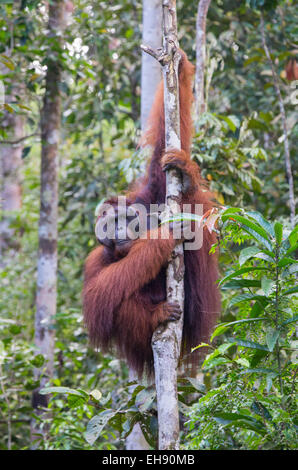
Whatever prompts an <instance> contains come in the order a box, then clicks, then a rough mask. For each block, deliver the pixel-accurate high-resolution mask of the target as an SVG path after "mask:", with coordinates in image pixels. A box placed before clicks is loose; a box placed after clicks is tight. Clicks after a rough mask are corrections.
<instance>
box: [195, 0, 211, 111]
mask: <svg viewBox="0 0 298 470" xmlns="http://www.w3.org/2000/svg"><path fill="white" fill-rule="evenodd" d="M210 2H211V0H200V1H199V4H198V12H197V21H196V76H195V108H196V119H197V118H198V117H199V115H200V114H201V113H203V112H204V111H206V104H205V91H204V90H205V86H204V75H205V60H206V18H207V13H208V8H209V5H210Z"/></svg>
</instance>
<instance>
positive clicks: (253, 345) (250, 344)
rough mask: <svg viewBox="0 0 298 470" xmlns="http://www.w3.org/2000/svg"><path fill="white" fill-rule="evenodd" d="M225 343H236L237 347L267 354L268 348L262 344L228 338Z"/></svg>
mask: <svg viewBox="0 0 298 470" xmlns="http://www.w3.org/2000/svg"><path fill="white" fill-rule="evenodd" d="M227 341H230V342H231V343H236V344H237V345H238V346H241V347H244V348H251V349H259V350H261V351H268V352H269V348H268V347H267V346H264V345H263V344H259V343H255V342H254V341H249V340H247V339H241V338H228V339H227Z"/></svg>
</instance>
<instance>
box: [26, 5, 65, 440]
mask: <svg viewBox="0 0 298 470" xmlns="http://www.w3.org/2000/svg"><path fill="white" fill-rule="evenodd" d="M63 19H64V1H63V0H53V1H52V2H51V3H50V4H49V23H48V41H49V46H50V47H51V44H53V43H54V44H55V51H56V52H55V53H54V52H53V50H52V51H51V56H50V58H49V59H48V62H47V67H48V68H47V73H46V90H45V96H44V102H43V109H42V112H41V137H42V150H41V191H40V219H39V250H38V264H37V292H36V317H35V344H36V348H37V351H38V352H39V353H41V354H42V355H43V356H44V358H45V360H46V363H45V365H44V366H43V369H42V371H41V370H40V369H36V371H35V376H36V377H35V378H36V380H38V379H40V388H42V387H44V385H45V384H46V383H47V382H48V380H49V379H50V378H51V377H52V376H53V368H54V341H55V337H54V329H53V321H54V316H55V314H56V283H57V218H58V172H57V170H58V145H59V137H60V126H61V116H60V111H61V92H60V83H61V64H60V61H59V49H61V46H62V30H63ZM57 46H58V47H57ZM41 372H42V375H41ZM33 406H34V408H37V407H38V406H47V397H45V396H44V395H40V394H39V390H36V391H35V392H34V394H33ZM36 412H37V414H38V413H40V411H38V410H36ZM36 428H37V429H36ZM36 431H37V432H38V431H39V432H40V430H39V429H38V426H36V423H34V424H33V427H32V438H33V440H34V434H36Z"/></svg>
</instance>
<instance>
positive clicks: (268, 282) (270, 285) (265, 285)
mask: <svg viewBox="0 0 298 470" xmlns="http://www.w3.org/2000/svg"><path fill="white" fill-rule="evenodd" d="M261 286H262V290H263V292H264V294H265V295H266V297H268V296H269V295H270V294H272V292H273V291H274V288H275V281H273V280H272V279H268V278H267V277H265V276H264V277H262V280H261Z"/></svg>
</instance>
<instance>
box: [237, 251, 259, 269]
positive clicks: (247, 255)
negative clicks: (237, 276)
mask: <svg viewBox="0 0 298 470" xmlns="http://www.w3.org/2000/svg"><path fill="white" fill-rule="evenodd" d="M259 251H260V248H258V247H256V246H249V247H248V248H244V249H243V250H242V251H241V253H240V256H239V264H240V266H242V265H243V264H244V263H245V262H246V261H247V260H248V259H250V258H251V257H252V256H254V255H256V254H257V253H259Z"/></svg>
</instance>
